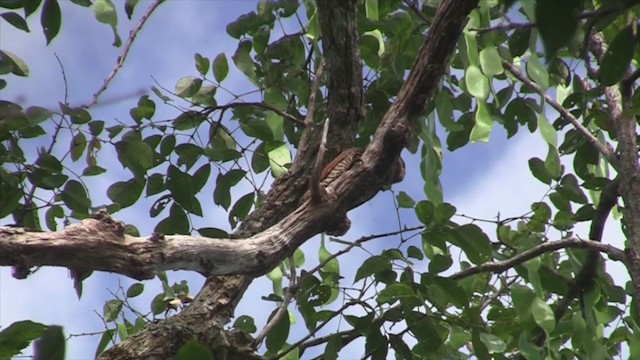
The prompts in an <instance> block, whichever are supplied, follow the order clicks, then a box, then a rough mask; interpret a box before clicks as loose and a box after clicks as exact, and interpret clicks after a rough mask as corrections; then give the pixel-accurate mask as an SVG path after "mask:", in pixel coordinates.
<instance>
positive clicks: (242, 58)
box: [232, 40, 258, 85]
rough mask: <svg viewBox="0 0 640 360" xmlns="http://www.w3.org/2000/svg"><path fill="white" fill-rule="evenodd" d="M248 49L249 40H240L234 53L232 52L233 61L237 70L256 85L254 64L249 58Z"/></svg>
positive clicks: (249, 49) (249, 45) (249, 48)
mask: <svg viewBox="0 0 640 360" xmlns="http://www.w3.org/2000/svg"><path fill="white" fill-rule="evenodd" d="M250 51H251V41H249V40H244V41H241V42H240V44H238V49H237V50H236V52H235V54H233V57H232V58H233V63H234V64H236V67H237V68H238V70H240V71H241V72H242V73H243V74H245V75H246V76H247V78H248V79H249V80H250V81H251V82H252V83H253V84H254V85H258V81H257V76H256V65H255V63H254V62H253V59H252V58H251V54H250Z"/></svg>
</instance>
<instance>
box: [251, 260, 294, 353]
mask: <svg viewBox="0 0 640 360" xmlns="http://www.w3.org/2000/svg"><path fill="white" fill-rule="evenodd" d="M289 268H290V269H291V274H290V275H289V287H288V288H287V293H286V294H285V296H284V299H283V300H282V304H280V307H279V308H278V311H276V313H275V315H273V317H272V318H271V320H269V322H268V323H267V324H266V325H265V326H264V328H263V329H262V331H261V332H260V334H258V336H256V338H255V339H254V340H253V343H252V348H253V349H257V348H258V346H260V343H261V342H262V340H264V338H265V337H267V335H268V334H269V333H270V332H271V331H272V330H273V329H274V328H275V327H276V325H277V324H278V322H280V320H282V319H283V318H284V316H285V315H286V314H288V313H289V311H288V309H289V304H291V301H292V300H293V298H294V297H295V296H296V293H297V292H298V284H297V275H296V266H295V263H294V261H293V256H290V257H289Z"/></svg>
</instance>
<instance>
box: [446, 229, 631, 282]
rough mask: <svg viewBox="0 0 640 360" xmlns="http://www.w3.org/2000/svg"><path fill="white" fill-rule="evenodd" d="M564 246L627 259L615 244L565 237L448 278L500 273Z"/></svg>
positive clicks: (617, 258)
mask: <svg viewBox="0 0 640 360" xmlns="http://www.w3.org/2000/svg"><path fill="white" fill-rule="evenodd" d="M565 248H581V249H591V250H596V251H600V252H603V253H606V254H607V255H608V256H609V258H610V259H612V260H616V261H622V262H626V261H627V256H626V255H625V253H624V251H622V250H620V249H618V248H616V247H615V246H611V245H607V244H603V243H601V242H599V241H593V240H582V239H578V238H566V239H562V240H557V241H549V242H546V243H543V244H540V245H538V246H536V247H533V248H531V249H529V250H526V251H523V252H521V253H520V254H517V255H515V256H513V257H512V258H509V259H507V260H502V261H492V262H488V263H484V264H482V265H478V266H474V267H471V268H468V269H466V270H462V271H459V272H457V273H455V274H453V275H451V276H449V278H450V279H453V280H460V279H464V278H467V277H469V276H471V275H475V274H480V273H485V272H494V273H500V272H503V271H507V270H509V269H511V268H512V267H514V266H517V265H520V264H522V263H523V262H525V261H527V260H530V259H533V258H534V257H536V256H540V255H542V254H544V253H548V252H551V251H556V250H559V249H565Z"/></svg>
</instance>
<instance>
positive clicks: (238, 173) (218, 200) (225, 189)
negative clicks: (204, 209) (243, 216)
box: [213, 169, 246, 209]
mask: <svg viewBox="0 0 640 360" xmlns="http://www.w3.org/2000/svg"><path fill="white" fill-rule="evenodd" d="M245 174H246V171H244V170H240V169H233V170H229V171H228V172H227V173H225V174H222V173H220V174H218V177H217V178H216V188H215V190H214V191H213V201H214V203H215V204H216V205H220V206H222V207H223V208H225V209H228V208H229V205H231V193H230V189H231V187H233V186H235V185H236V184H237V183H238V182H240V180H242V179H243V178H244V176H245Z"/></svg>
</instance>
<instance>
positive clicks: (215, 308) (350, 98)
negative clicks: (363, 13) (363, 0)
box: [101, 0, 478, 359]
mask: <svg viewBox="0 0 640 360" xmlns="http://www.w3.org/2000/svg"><path fill="white" fill-rule="evenodd" d="M477 3H478V2H477V1H474V0H445V1H444V2H443V3H442V4H441V6H440V8H439V10H438V12H437V14H436V17H435V18H434V22H433V24H432V27H431V29H430V31H429V33H428V34H427V36H426V39H425V42H424V44H423V46H422V48H421V49H420V52H419V55H418V58H417V59H416V62H415V64H414V67H413V69H412V71H411V73H410V74H409V76H408V79H407V81H406V82H405V84H404V85H403V87H402V89H401V90H400V92H399V94H398V96H397V101H396V102H395V103H394V104H393V105H392V106H391V108H390V109H389V111H388V112H387V114H386V115H385V116H384V118H383V120H382V122H381V124H380V126H379V128H378V130H377V131H376V134H375V135H374V137H373V139H372V141H371V143H370V145H369V147H368V148H367V150H366V153H365V157H364V158H363V159H362V161H361V163H360V162H359V163H356V164H355V166H353V167H351V168H350V169H349V170H348V171H347V172H346V173H343V174H342V175H341V176H339V177H338V178H337V179H336V180H335V181H334V182H333V183H331V185H330V189H329V190H330V191H328V193H331V194H332V195H331V197H332V198H331V201H326V202H322V203H321V204H320V205H314V206H310V204H309V203H306V204H305V205H302V206H301V207H299V208H297V209H296V207H297V206H298V204H299V199H300V198H301V197H302V194H304V192H305V191H304V190H306V184H307V179H308V175H309V172H310V167H309V166H304V165H302V166H301V165H300V164H311V163H312V162H313V156H314V155H315V152H314V151H308V152H306V153H305V152H303V154H304V156H300V157H296V160H295V163H294V166H292V171H291V172H290V173H288V174H285V175H283V176H281V177H280V178H279V179H277V181H276V182H275V183H274V185H273V187H272V190H271V191H270V193H269V194H268V195H267V197H266V199H265V201H264V203H263V204H262V206H261V207H260V208H259V209H257V210H256V211H254V212H253V213H252V214H251V215H249V216H248V217H247V218H246V219H245V221H243V223H242V224H241V226H240V229H239V230H238V231H237V232H236V233H235V234H234V237H237V238H241V239H244V240H238V241H234V240H226V241H227V242H230V243H234V242H238V243H242V242H248V243H251V241H256V240H257V239H261V240H265V239H267V238H269V239H271V240H270V241H273V243H272V245H277V246H280V245H282V244H281V243H280V242H279V241H278V240H277V238H280V237H279V236H280V235H278V236H277V237H265V236H264V235H265V233H261V234H259V235H256V236H255V237H253V236H254V235H255V234H257V233H258V232H260V231H265V229H267V228H270V227H271V229H270V230H268V231H267V232H275V231H276V230H278V232H279V233H282V232H288V233H287V234H288V235H287V236H288V237H289V240H288V241H287V242H286V245H284V246H283V248H282V249H276V250H274V251H276V253H278V254H282V256H283V257H282V259H283V258H284V257H286V256H288V255H289V254H291V253H292V252H293V251H294V250H295V248H296V247H298V246H299V245H300V244H302V242H304V241H306V240H307V239H308V238H309V237H311V236H312V235H313V234H316V233H318V232H320V231H322V230H324V229H325V228H326V227H327V226H329V225H330V223H331V222H332V221H334V220H335V214H344V213H346V212H347V211H348V210H350V209H352V208H354V207H356V206H358V205H360V204H361V203H363V202H365V201H368V200H369V199H370V198H371V197H373V196H374V195H375V194H376V193H377V192H378V191H379V190H380V188H381V185H383V184H388V183H391V182H394V181H398V180H399V179H400V178H401V177H402V176H401V175H402V171H401V170H402V166H401V162H400V161H399V160H398V158H399V154H400V151H401V150H402V149H403V148H404V147H405V146H407V144H408V141H409V139H410V138H411V136H412V130H413V128H414V124H415V122H416V121H417V120H418V119H419V116H420V115H422V114H423V112H424V109H425V105H426V102H427V101H429V100H430V99H431V98H432V97H433V95H434V94H435V92H436V91H437V89H438V84H440V82H441V79H442V76H443V74H444V72H445V71H446V69H447V67H448V59H449V58H450V56H451V54H452V53H453V51H454V49H455V46H456V43H457V40H458V38H459V36H460V34H461V32H462V29H463V27H464V25H465V24H466V21H467V16H468V14H469V12H470V11H471V10H472V9H473V8H475V7H476V6H477ZM356 5H357V2H356V1H355V0H349V1H341V0H319V1H318V11H319V20H320V25H321V29H322V36H323V37H322V46H323V49H324V54H323V56H324V57H325V59H326V62H327V73H328V75H329V77H328V82H327V88H328V90H329V103H328V109H327V110H328V111H327V113H328V116H329V117H330V118H331V128H330V129H329V136H328V138H329V139H331V143H330V144H329V147H330V150H331V151H335V153H333V154H332V153H330V154H329V155H330V156H331V158H333V157H334V156H335V154H337V153H338V151H339V150H341V149H344V148H347V147H350V146H352V141H353V139H354V138H355V135H356V132H357V129H358V128H359V126H360V124H361V123H362V120H363V119H364V108H363V96H362V64H361V60H360V57H359V54H358V36H357V34H358V31H357V12H356ZM318 138H319V136H318V135H315V134H314V139H315V141H313V142H309V147H310V148H311V149H312V148H313V146H314V145H313V144H316V145H317V141H318V140H317V139H318ZM296 164H297V167H296ZM294 168H295V169H296V171H293V169H294ZM294 209H295V210H294ZM294 220H295V222H294ZM285 224H286V228H285V227H284V225H285ZM290 227H291V229H289V228H290ZM150 240H152V239H149V240H147V241H150ZM156 240H161V239H156ZM164 241H167V240H166V239H165V240H164ZM213 242H216V241H215V240H214V241H213ZM161 244H162V245H157V246H170V245H166V244H164V243H161ZM216 245H217V244H216ZM268 246H269V245H268V244H266V243H263V244H262V245H261V246H260V247H261V248H262V251H265V250H264V249H265V247H268ZM280 251H281V252H280ZM264 254H265V253H259V254H258V253H256V255H257V257H260V256H261V255H264ZM174 255H175V256H178V255H177V253H176V254H174ZM277 256H280V255H277ZM282 259H278V257H274V258H273V259H267V260H264V261H265V263H268V262H271V263H272V264H273V265H275V264H277V262H279V261H281V260H282ZM205 260H206V259H205ZM213 260H215V261H219V259H217V260H216V259H213ZM215 261H214V263H212V264H207V266H206V270H207V271H216V270H215V269H220V268H221V267H216V266H215V265H216V264H215ZM205 263H206V261H205ZM254 264H256V263H254ZM262 264H264V263H262ZM211 265H214V266H211ZM181 266H182V265H181ZM266 268H267V267H265V266H263V265H259V264H258V266H256V268H255V269H254V270H255V271H256V272H257V273H259V272H261V271H263V270H264V269H266ZM218 273H221V272H218ZM222 273H227V271H226V270H224V271H223V272H222ZM252 279H253V277H252V276H246V275H242V276H239V275H234V276H223V277H215V276H214V277H210V278H208V279H207V282H206V283H205V286H204V287H203V289H202V290H201V291H200V293H199V294H198V295H197V296H196V298H195V299H194V301H193V303H192V304H191V305H190V306H189V307H187V308H186V309H185V310H183V311H182V312H181V313H180V314H178V315H176V316H174V317H171V318H168V319H166V320H164V321H162V322H160V323H157V324H149V325H148V327H147V328H146V329H145V330H144V331H142V332H140V333H138V334H135V335H133V336H130V337H129V338H127V339H126V340H125V341H123V342H122V343H120V344H118V345H116V346H114V347H113V348H112V349H110V350H109V351H107V352H105V353H104V354H102V355H101V358H103V359H131V358H145V359H155V358H158V359H161V358H166V357H167V356H168V355H169V354H173V353H175V352H176V351H177V350H178V349H179V348H180V346H181V345H182V344H184V343H185V342H186V341H187V340H190V339H194V338H195V339H196V340H197V341H198V342H199V343H200V344H202V345H204V346H207V347H209V348H211V349H216V351H224V352H225V353H226V356H227V359H234V358H246V356H248V354H249V353H250V349H248V350H247V349H246V347H245V348H244V350H242V349H238V347H237V343H236V340H234V338H233V337H232V336H231V335H232V334H231V333H225V332H223V331H222V328H223V325H224V324H226V323H227V322H228V321H229V319H230V318H231V316H232V315H233V310H234V308H235V306H236V305H237V303H238V301H239V300H240V298H241V297H242V295H243V293H244V291H245V290H246V289H247V287H248V286H249V284H250V283H251V281H252ZM225 334H226V335H225ZM247 351H248V352H247Z"/></svg>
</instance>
